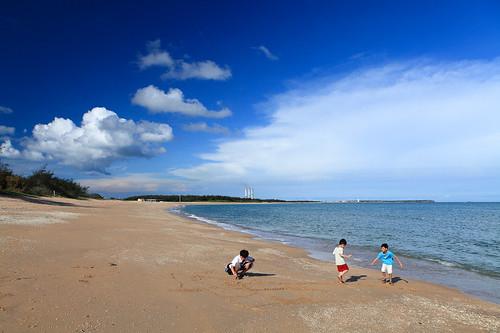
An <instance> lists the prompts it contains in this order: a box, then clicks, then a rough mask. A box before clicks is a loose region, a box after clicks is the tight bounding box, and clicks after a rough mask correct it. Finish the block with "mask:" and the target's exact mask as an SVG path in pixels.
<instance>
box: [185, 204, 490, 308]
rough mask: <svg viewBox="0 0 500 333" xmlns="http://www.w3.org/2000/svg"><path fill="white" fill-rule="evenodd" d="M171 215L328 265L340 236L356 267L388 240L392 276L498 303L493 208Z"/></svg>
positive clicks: (285, 207) (327, 207)
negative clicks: (296, 250)
mask: <svg viewBox="0 0 500 333" xmlns="http://www.w3.org/2000/svg"><path fill="white" fill-rule="evenodd" d="M177 212H178V213H181V214H184V215H186V216H188V217H190V218H195V219H197V220H200V221H203V222H206V223H212V224H216V225H219V226H222V227H224V228H227V229H232V230H239V231H243V232H248V233H251V234H254V235H255V236H257V237H260V238H264V239H269V240H274V241H279V242H282V243H286V244H290V245H293V246H298V247H302V248H305V249H307V250H308V251H309V252H310V254H311V256H313V257H315V258H318V259H321V260H327V261H332V260H333V257H332V255H331V251H332V250H333V248H334V247H335V245H336V244H337V242H338V240H339V239H340V238H346V239H347V241H348V248H347V250H346V252H350V253H352V254H353V260H351V264H354V265H357V266H361V267H371V268H374V266H370V265H369V263H370V261H371V259H373V257H375V256H376V254H377V252H378V250H379V247H380V244H381V243H384V242H387V243H389V246H390V249H391V250H392V251H393V252H394V253H395V254H396V255H398V256H400V258H401V259H402V260H403V261H404V263H405V264H406V268H405V269H404V270H399V269H397V270H396V271H395V275H396V276H400V277H401V278H403V279H405V280H408V279H409V280H411V279H421V280H426V281H430V282H434V283H439V284H443V285H446V286H449V287H454V288H458V289H460V290H462V291H464V292H465V293H469V294H472V295H475V296H478V297H480V298H483V299H486V300H489V301H492V302H495V303H499V304H500V203H429V204H428V203H425V204H419V203H388V204H375V203H374V204H351V203H350V204H336V203H335V204H334V203H304V204H269V205H251V204H250V205H229V204H228V205H189V206H184V207H182V208H181V209H180V210H178V211H177ZM376 268H378V266H377V267H376Z"/></svg>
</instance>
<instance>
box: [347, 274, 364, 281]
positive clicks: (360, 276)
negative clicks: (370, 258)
mask: <svg viewBox="0 0 500 333" xmlns="http://www.w3.org/2000/svg"><path fill="white" fill-rule="evenodd" d="M365 277H366V275H364V274H363V275H351V276H350V277H349V278H348V279H347V280H345V282H349V283H350V282H357V281H359V280H363V279H364V278H365Z"/></svg>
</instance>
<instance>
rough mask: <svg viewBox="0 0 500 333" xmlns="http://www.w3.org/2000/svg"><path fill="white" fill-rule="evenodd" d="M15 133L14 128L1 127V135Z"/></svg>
mask: <svg viewBox="0 0 500 333" xmlns="http://www.w3.org/2000/svg"><path fill="white" fill-rule="evenodd" d="M15 131H16V129H15V128H14V127H9V126H3V125H0V135H13V134H14V132H15Z"/></svg>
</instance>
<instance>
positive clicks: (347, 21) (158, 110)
mask: <svg viewBox="0 0 500 333" xmlns="http://www.w3.org/2000/svg"><path fill="white" fill-rule="evenodd" d="M498 17H500V5H499V4H498V3H495V2H494V1H491V2H488V1H479V2H477V3H472V2H470V1H463V2H462V1H450V2H446V1H440V2H435V1H432V2H431V1H429V2H426V1H419V2H415V3H405V2H401V1H395V2H390V1H381V2H373V1H366V2H362V1H359V2H358V1H349V2H333V1H325V2H321V1H315V2H299V1H296V2H288V1H287V2H278V1H276V2H272V3H270V2H264V1H257V2H255V1H254V2H234V1H218V2H216V3H208V2H190V1H182V2H181V1H179V2H164V1H163V2H160V1H158V2H152V1H143V2H131V1H120V2H112V1H110V2H106V3H101V2H97V1H89V2H86V3H79V2H76V1H75V2H59V1H57V2H55V1H54V2H50V1H48V2H44V3H41V2H37V1H33V2H29V1H22V2H19V3H9V4H2V11H1V12H0V41H1V43H0V54H1V55H2V57H1V62H0V139H1V140H0V144H1V148H0V158H1V159H2V161H3V162H6V163H8V164H9V165H11V167H12V168H14V169H15V170H16V171H18V172H21V173H24V174H29V173H30V172H31V171H32V170H34V169H36V168H37V167H40V166H41V165H44V164H47V165H48V167H49V168H51V169H52V170H54V171H55V172H56V174H57V175H60V176H63V177H70V178H74V179H77V180H79V181H81V182H82V183H83V184H85V185H88V186H90V188H91V190H95V191H97V192H100V193H104V194H106V195H108V196H119V197H120V196H125V195H128V194H133V193H180V192H182V193H198V194H227V195H242V194H243V187H244V185H245V184H249V185H251V186H253V187H254V189H255V192H256V194H257V196H258V197H267V198H271V197H278V198H286V199H297V198H300V199H350V198H367V199H369V198H385V199H394V198H430V199H436V200H441V201H461V200H477V201H482V200H485V201H498V200H500V190H499V189H500V180H499V179H500V127H499V126H498V125H497V124H500V58H499V56H500V20H498ZM84 115H85V117H84ZM83 118H85V119H86V120H82V119H83Z"/></svg>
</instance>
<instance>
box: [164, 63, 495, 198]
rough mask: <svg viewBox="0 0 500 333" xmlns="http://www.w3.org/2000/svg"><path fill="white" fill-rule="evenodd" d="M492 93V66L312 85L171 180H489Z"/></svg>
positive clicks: (397, 68) (412, 67)
mask: <svg viewBox="0 0 500 333" xmlns="http://www.w3.org/2000/svg"><path fill="white" fill-rule="evenodd" d="M499 91H500V59H495V60H492V61H459V62H433V61H428V60H417V61H408V62H404V63H392V64H385V65H381V66H376V67H372V68H365V69H361V70H358V71H355V72H353V73H350V74H348V75H345V76H343V77H340V78H339V77H338V76H336V77H334V78H321V79H318V80H317V81H313V82H309V83H306V84H304V85H303V86H302V87H299V88H296V89H293V90H290V91H287V92H285V93H283V94H281V95H278V96H275V97H274V98H272V99H271V100H270V101H269V103H268V104H267V108H268V112H269V115H270V120H269V122H268V124H266V125H262V126H258V127H252V128H247V129H246V130H244V132H243V133H244V134H243V136H242V137H240V138H237V139H227V140H225V141H222V142H220V143H219V144H218V146H217V148H216V149H215V151H213V152H209V153H205V154H203V155H201V156H200V158H201V159H202V162H201V163H200V164H199V165H195V166H193V167H190V168H180V169H177V170H174V171H173V172H172V173H173V174H174V175H176V176H181V177H186V178H189V179H193V180H198V181H206V182H220V181H224V180H227V181H232V182H234V181H242V182H260V183H263V184H267V185H269V184H273V183H276V182H282V183H286V184H298V183H300V182H304V181H305V182H324V181H331V180H335V179H343V177H346V175H349V177H350V179H351V180H353V181H355V180H356V179H361V178H363V179H367V178H370V177H374V178H376V177H380V175H384V176H382V177H386V178H385V179H387V178H391V177H392V176H394V175H395V174H398V177H399V176H401V177H403V178H405V177H406V178H408V177H410V178H412V177H428V176H436V175H442V174H448V173H450V170H454V172H456V173H457V174H462V173H464V174H465V173H476V174H477V173H481V174H485V173H488V172H489V173H490V176H492V177H493V176H495V177H498V176H500V173H499V172H498V170H500V127H499V125H498V124H500V110H499V105H500V93H499ZM492 170H497V171H492ZM495 172H496V173H495ZM492 173H493V174H492ZM332 190H333V189H332Z"/></svg>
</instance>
